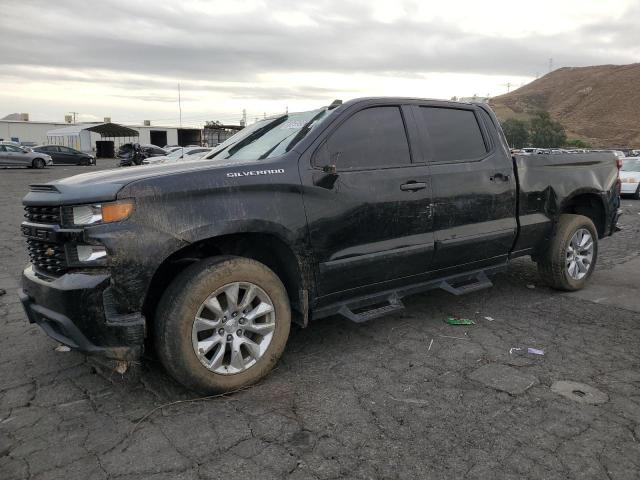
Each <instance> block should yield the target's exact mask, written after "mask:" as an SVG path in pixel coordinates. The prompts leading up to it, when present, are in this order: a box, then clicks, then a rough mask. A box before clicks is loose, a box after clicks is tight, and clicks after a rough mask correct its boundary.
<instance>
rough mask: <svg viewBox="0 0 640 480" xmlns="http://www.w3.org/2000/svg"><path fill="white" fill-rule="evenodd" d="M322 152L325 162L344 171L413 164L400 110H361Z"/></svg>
mask: <svg viewBox="0 0 640 480" xmlns="http://www.w3.org/2000/svg"><path fill="white" fill-rule="evenodd" d="M323 150H325V153H323V154H321V156H320V157H322V162H325V161H329V162H330V164H335V165H336V167H337V168H338V169H341V170H349V169H364V168H376V167H392V166H398V165H409V164H410V163H411V156H410V154H409V144H408V143H407V134H406V132H405V129H404V122H403V121H402V115H401V113H400V108H399V107H374V108H367V109H366V110H361V111H360V112H358V113H356V114H355V115H353V116H352V117H350V118H349V119H348V120H346V121H345V122H344V123H343V124H342V125H340V126H339V127H338V129H337V130H336V131H335V132H334V133H333V134H332V135H331V136H330V137H329V139H328V140H327V142H326V149H323ZM318 160H319V158H318ZM318 160H316V163H318ZM320 166H323V165H320Z"/></svg>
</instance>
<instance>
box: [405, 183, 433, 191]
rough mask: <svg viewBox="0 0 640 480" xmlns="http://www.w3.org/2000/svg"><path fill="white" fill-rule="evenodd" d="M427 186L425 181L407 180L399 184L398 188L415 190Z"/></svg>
mask: <svg viewBox="0 0 640 480" xmlns="http://www.w3.org/2000/svg"><path fill="white" fill-rule="evenodd" d="M424 188H427V184H426V183H425V182H407V183H403V184H402V185H400V190H403V191H405V192H406V191H410V192H415V191H416V190H422V189H424Z"/></svg>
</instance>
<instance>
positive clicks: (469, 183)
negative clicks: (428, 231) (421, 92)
mask: <svg viewBox="0 0 640 480" xmlns="http://www.w3.org/2000/svg"><path fill="white" fill-rule="evenodd" d="M415 112H416V117H417V118H418V120H419V122H420V130H421V132H422V133H423V135H421V138H422V140H423V148H425V149H426V150H427V151H429V152H430V158H431V173H432V181H433V200H434V210H435V213H434V234H435V242H436V243H435V247H436V253H435V257H434V263H433V267H434V269H436V270H439V269H445V268H449V267H455V266H459V265H465V264H472V263H474V262H476V263H482V264H491V263H498V262H501V261H504V260H506V258H507V256H508V254H509V252H510V250H511V248H512V246H513V242H514V239H515V235H516V229H517V225H516V179H515V178H514V176H513V166H512V163H511V156H510V154H509V152H507V151H506V150H505V149H504V148H503V147H502V144H501V143H500V139H499V138H498V136H497V132H496V129H495V126H494V124H493V120H492V119H491V117H490V116H489V115H488V114H487V112H485V111H484V110H483V109H481V108H480V107H477V106H473V105H466V106H465V105H458V104H456V105H455V106H454V105H452V104H441V103H430V104H424V105H420V106H416V107H415Z"/></svg>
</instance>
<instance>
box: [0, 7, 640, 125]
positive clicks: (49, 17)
mask: <svg viewBox="0 0 640 480" xmlns="http://www.w3.org/2000/svg"><path fill="white" fill-rule="evenodd" d="M0 12H2V13H1V16H2V28H0V118H1V117H2V116H4V115H6V114H10V113H14V112H27V113H29V114H30V119H31V120H44V121H62V120H63V118H64V115H65V114H68V113H69V112H78V113H77V119H78V121H101V120H102V119H103V117H111V118H112V120H113V121H114V122H119V123H134V124H139V123H142V121H143V120H151V121H152V124H153V125H178V124H179V122H180V113H179V105H178V84H179V85H180V97H181V107H182V124H183V125H184V126H196V125H201V124H202V123H203V122H204V121H206V120H219V121H222V122H223V123H234V124H237V123H238V122H239V120H240V119H241V117H242V111H243V109H244V110H246V112H247V117H248V121H249V122H252V121H253V120H254V119H255V118H256V117H262V116H263V115H265V114H266V115H272V114H275V113H280V112H284V111H286V110H287V109H288V110H289V111H299V110H305V109H312V108H317V107H319V106H322V105H327V104H329V103H330V102H331V101H332V100H333V99H336V98H339V99H343V100H348V99H351V98H356V97H362V96H377V95H384V96H419V97H426V98H451V97H453V96H457V97H461V96H472V95H479V96H485V95H487V94H489V95H491V96H495V95H499V94H502V93H506V92H507V89H508V86H507V85H508V84H510V85H511V87H510V88H511V89H513V88H514V87H518V86H521V85H523V84H526V83H528V82H530V81H532V80H534V79H535V78H536V77H538V76H542V75H544V74H546V73H548V71H549V59H550V58H552V59H553V68H559V67H564V66H572V67H577V66H587V65H600V64H626V63H633V62H637V61H640V27H639V25H640V2H638V1H637V0H607V1H606V2H605V1H602V0H535V1H533V0H519V1H518V0H516V1H514V0H511V1H498V0H484V1H483V2H477V1H467V0H446V1H437V2H435V1H426V0H423V1H403V0H394V1H389V0H386V1H378V0H362V1H360V0H355V1H351V0H313V1H307V0H299V1H297V2H291V1H285V0H273V1H267V0H264V1H258V0H249V1H241V0H233V1H230V0H224V1H218V0H207V1H198V0H186V1H184V0H182V1H179V2H178V1H173V2H169V1H163V0H153V1H151V0H137V1H131V0H100V1H87V0H56V1H54V2H52V1H50V0H47V1H39V0H0Z"/></svg>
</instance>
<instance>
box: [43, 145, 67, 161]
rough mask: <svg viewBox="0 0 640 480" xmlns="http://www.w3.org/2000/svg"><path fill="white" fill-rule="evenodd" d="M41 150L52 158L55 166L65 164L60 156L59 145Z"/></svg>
mask: <svg viewBox="0 0 640 480" xmlns="http://www.w3.org/2000/svg"><path fill="white" fill-rule="evenodd" d="M41 150H42V152H43V153H46V154H47V155H49V156H50V157H51V159H52V160H53V163H54V164H62V163H64V158H63V157H62V155H61V154H60V147H58V146H57V145H48V146H46V147H43V148H42V149H41Z"/></svg>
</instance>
